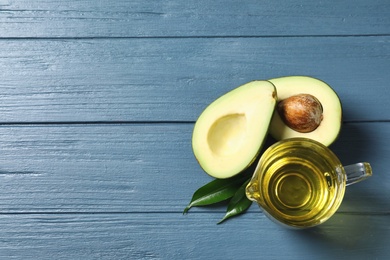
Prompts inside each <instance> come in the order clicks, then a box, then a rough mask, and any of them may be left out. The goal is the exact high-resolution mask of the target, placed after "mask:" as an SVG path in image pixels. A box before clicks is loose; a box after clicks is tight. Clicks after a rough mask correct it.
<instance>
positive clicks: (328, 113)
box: [269, 76, 342, 146]
mask: <svg viewBox="0 0 390 260" xmlns="http://www.w3.org/2000/svg"><path fill="white" fill-rule="evenodd" d="M269 81H270V82H272V83H273V84H274V85H275V87H276V89H277V92H278V101H281V100H284V99H287V98H289V97H291V96H294V95H297V94H310V95H313V96H314V97H316V98H317V99H318V100H319V101H320V103H321V105H322V108H323V118H322V121H321V123H320V125H319V126H318V127H317V128H316V129H315V130H314V131H312V132H308V133H300V132H297V131H295V130H293V129H291V128H290V127H288V126H287V125H286V124H285V123H284V122H283V120H282V119H281V117H280V115H279V114H278V113H277V112H275V113H274V116H273V118H272V121H271V126H270V129H269V132H270V134H271V135H272V137H274V138H275V139H276V140H282V139H287V138H292V137H306V138H310V139H314V140H316V141H318V142H321V143H322V144H324V145H326V146H329V145H331V144H332V143H333V142H334V141H335V140H336V139H337V137H338V135H339V132H340V129H341V124H342V107H341V102H340V99H339V97H338V96H337V94H336V93H335V91H334V90H333V89H332V88H331V87H330V86H329V85H328V84H326V83H325V82H323V81H321V80H318V79H315V78H312V77H307V76H288V77H281V78H275V79H270V80H269Z"/></svg>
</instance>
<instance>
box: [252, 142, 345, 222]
mask: <svg viewBox="0 0 390 260" xmlns="http://www.w3.org/2000/svg"><path fill="white" fill-rule="evenodd" d="M344 191H345V172H344V169H343V167H342V166H341V163H340V161H339V160H338V159H337V157H336V155H334V154H333V153H332V152H331V151H330V150H329V149H328V148H327V147H325V146H323V145H321V144H319V143H317V142H315V141H312V140H308V139H304V138H294V139H291V140H288V141H282V142H279V143H278V144H276V145H273V146H271V147H270V148H269V149H267V151H266V152H265V153H264V154H263V155H262V157H261V159H260V161H259V164H258V166H257V168H256V170H255V174H254V176H253V179H252V180H251V182H250V183H249V185H248V188H247V196H248V198H250V199H252V200H255V201H256V202H258V203H259V205H260V206H261V207H262V208H263V209H264V210H265V213H266V214H267V215H268V216H269V217H270V218H271V219H274V220H277V221H278V222H279V223H282V224H285V225H288V226H292V227H301V228H304V227H311V226H315V225H318V224H321V223H322V222H324V221H325V220H327V219H328V218H329V217H330V216H332V215H333V213H334V212H335V211H336V210H337V208H338V207H339V205H340V203H341V201H342V199H343V196H344Z"/></svg>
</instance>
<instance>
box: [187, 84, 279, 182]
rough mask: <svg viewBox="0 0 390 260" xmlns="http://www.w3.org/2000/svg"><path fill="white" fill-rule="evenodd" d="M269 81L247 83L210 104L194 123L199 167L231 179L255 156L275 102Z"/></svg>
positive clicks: (272, 87)
mask: <svg viewBox="0 0 390 260" xmlns="http://www.w3.org/2000/svg"><path fill="white" fill-rule="evenodd" d="M276 99H277V97H276V89H275V87H274V85H273V84H272V83H270V82H268V81H252V82H249V83H247V84H244V85H242V86H240V87H238V88H236V89H234V90H232V91H230V92H228V93H226V94H225V95H223V96H221V97H220V98H218V99H217V100H215V101H214V102H213V103H211V104H210V105H209V106H208V107H207V108H206V109H205V110H204V111H203V112H202V114H201V115H200V116H199V118H198V120H197V121H196V123H195V126H194V131H193V136H192V148H193V152H194V155H195V157H196V159H197V160H198V162H199V164H200V166H201V167H202V168H203V170H204V171H205V172H206V173H208V174H209V175H211V176H213V177H215V178H220V179H224V178H229V177H232V176H234V175H236V174H238V173H240V172H242V171H243V170H244V169H246V168H247V167H249V166H250V165H251V163H252V162H253V161H254V160H255V159H256V157H257V155H258V153H259V152H260V149H261V148H262V146H263V143H264V140H265V137H266V135H267V133H268V128H269V124H270V121H271V118H272V114H273V111H274V108H275V104H276Z"/></svg>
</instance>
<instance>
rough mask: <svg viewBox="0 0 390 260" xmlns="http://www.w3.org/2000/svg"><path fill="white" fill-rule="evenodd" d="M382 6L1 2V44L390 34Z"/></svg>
mask: <svg viewBox="0 0 390 260" xmlns="http://www.w3.org/2000/svg"><path fill="white" fill-rule="evenodd" d="M389 13H390V6H389V5H388V2H387V1H386V0H371V1H365V0H359V1H356V0H348V1H336V0H333V1H323V2H320V3H318V2H313V1H308V0H306V1H283V0H277V1H266V0H261V1H258V0H245V1H239V2H238V1H234V0H229V1H222V0H218V1H212V2H210V1H208V0H201V1H185V2H182V1H175V0H166V1H142V0H132V1H126V0H117V1H89V0H83V1H79V0H70V1H47V0H35V1H23V0H19V1H18V0H14V1H2V4H1V5H0V23H1V24H2V26H1V27H0V37H5V38H6V37H12V38H13V37H15V38H25V37H32V38H36V37H40V38H42V37H44V38H45V37H48V38H56V37H71V38H72V37H177V36H180V37H183V36H186V37H193V36H208V37H215V36H269V35H271V36H280V35H281V36H286V35H287V36H289V35H290V36H291V35H294V36H295V35H373V34H389V33H390V31H389V28H390V18H389V15H388V14H389Z"/></svg>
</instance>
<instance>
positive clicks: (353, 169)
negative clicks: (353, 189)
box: [344, 162, 372, 186]
mask: <svg viewBox="0 0 390 260" xmlns="http://www.w3.org/2000/svg"><path fill="white" fill-rule="evenodd" d="M344 170H345V173H346V174H347V184H346V185H347V186H348V185H351V184H354V183H357V182H359V181H362V180H365V179H367V178H368V177H370V176H371V175H372V169H371V165H370V164H369V163H367V162H362V163H356V164H351V165H347V166H344Z"/></svg>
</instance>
